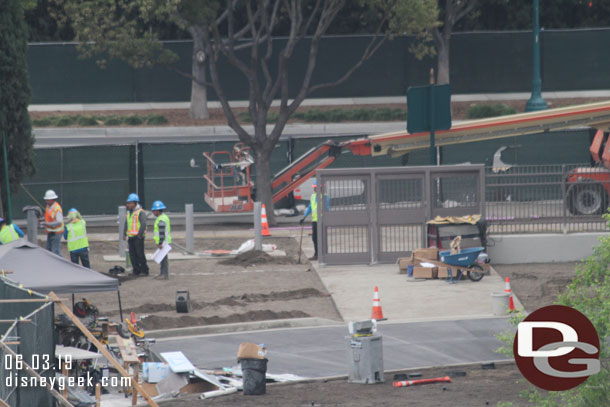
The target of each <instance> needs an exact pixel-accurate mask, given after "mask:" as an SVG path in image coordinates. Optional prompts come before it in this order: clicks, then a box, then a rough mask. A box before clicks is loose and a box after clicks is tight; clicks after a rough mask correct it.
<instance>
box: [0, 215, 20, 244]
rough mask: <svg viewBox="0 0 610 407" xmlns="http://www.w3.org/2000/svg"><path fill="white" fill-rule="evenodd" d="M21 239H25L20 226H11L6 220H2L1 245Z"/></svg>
mask: <svg viewBox="0 0 610 407" xmlns="http://www.w3.org/2000/svg"><path fill="white" fill-rule="evenodd" d="M21 237H23V232H22V231H21V229H19V226H17V225H15V224H14V223H11V224H10V225H9V224H7V222H6V219H4V218H0V244H7V243H9V242H12V241H13V240H17V239H19V238H21Z"/></svg>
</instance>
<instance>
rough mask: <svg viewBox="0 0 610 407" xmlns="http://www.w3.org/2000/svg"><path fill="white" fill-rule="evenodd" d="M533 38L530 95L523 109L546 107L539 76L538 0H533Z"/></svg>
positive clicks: (533, 109)
mask: <svg viewBox="0 0 610 407" xmlns="http://www.w3.org/2000/svg"><path fill="white" fill-rule="evenodd" d="M533 8H534V10H533V13H532V14H533V27H532V33H533V40H534V59H533V61H532V62H533V63H532V95H531V96H530V99H529V100H528V101H527V103H526V104H525V111H526V112H532V111H535V110H544V109H548V106H547V104H546V102H545V101H544V99H542V79H541V78H540V6H539V5H538V0H533Z"/></svg>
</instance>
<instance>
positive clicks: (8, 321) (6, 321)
mask: <svg viewBox="0 0 610 407" xmlns="http://www.w3.org/2000/svg"><path fill="white" fill-rule="evenodd" d="M15 321H17V322H32V320H31V319H17V318H15V319H0V322H2V323H9V324H10V323H13V322H15Z"/></svg>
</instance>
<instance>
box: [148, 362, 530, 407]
mask: <svg viewBox="0 0 610 407" xmlns="http://www.w3.org/2000/svg"><path fill="white" fill-rule="evenodd" d="M458 372H459V373H458ZM403 373H405V374H415V373H421V378H433V377H445V376H447V375H450V377H451V379H452V382H451V383H431V384H423V385H418V386H410V387H398V388H394V387H393V386H392V382H393V378H394V375H395V374H396V373H386V375H385V382H384V383H378V384H372V385H363V384H350V383H347V380H346V379H337V380H330V381H311V382H304V383H296V384H272V385H267V391H266V394H264V395H260V396H244V395H243V393H241V392H240V393H236V394H232V395H229V396H224V397H218V398H214V399H209V400H205V401H202V400H199V399H198V398H197V396H198V395H189V396H187V397H181V398H178V399H174V400H171V401H167V402H163V403H161V404H160V405H161V406H168V407H194V406H201V405H210V406H219V407H220V406H223V407H224V406H244V407H250V406H262V405H264V406H267V407H276V406H277V407H280V406H282V407H283V406H295V407H296V406H303V407H305V406H307V407H310V406H315V407H330V406H333V407H338V406H340V407H362V406H409V407H418V406H419V407H476V406H482V407H485V406H497V405H498V403H499V402H512V404H510V406H512V407H520V406H527V405H528V403H526V402H525V400H523V399H520V398H519V392H520V391H521V390H524V389H525V388H527V387H528V385H527V384H526V382H525V379H524V378H523V376H522V375H521V373H520V372H519V370H518V369H517V367H516V365H515V364H512V363H511V364H496V365H495V369H491V370H487V369H482V367H481V365H469V366H452V367H447V368H435V369H418V370H417V371H414V370H406V371H404V372H403ZM461 373H465V374H466V375H465V376H462V375H461ZM418 378H419V377H418ZM414 379H415V378H410V377H409V378H408V380H414Z"/></svg>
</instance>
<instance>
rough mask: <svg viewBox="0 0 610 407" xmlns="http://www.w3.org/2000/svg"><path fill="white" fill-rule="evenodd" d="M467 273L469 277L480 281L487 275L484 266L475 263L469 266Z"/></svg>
mask: <svg viewBox="0 0 610 407" xmlns="http://www.w3.org/2000/svg"><path fill="white" fill-rule="evenodd" d="M467 274H468V278H469V279H471V280H472V281H480V280H481V279H482V278H483V276H484V275H485V271H484V270H483V267H481V266H479V265H478V264H476V263H475V264H473V265H471V266H470V267H469V268H468V272H467Z"/></svg>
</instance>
